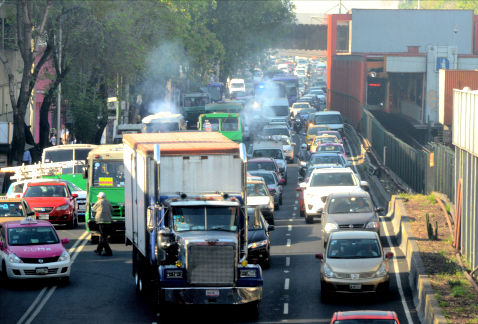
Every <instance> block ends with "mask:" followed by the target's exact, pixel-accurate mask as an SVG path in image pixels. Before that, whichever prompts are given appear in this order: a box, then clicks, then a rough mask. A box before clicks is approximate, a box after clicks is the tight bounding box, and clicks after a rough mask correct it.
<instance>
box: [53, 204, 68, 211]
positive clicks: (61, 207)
mask: <svg viewBox="0 0 478 324" xmlns="http://www.w3.org/2000/svg"><path fill="white" fill-rule="evenodd" d="M68 208H70V205H68V204H65V205H61V206H58V207H56V208H55V209H56V210H67V209H68Z"/></svg>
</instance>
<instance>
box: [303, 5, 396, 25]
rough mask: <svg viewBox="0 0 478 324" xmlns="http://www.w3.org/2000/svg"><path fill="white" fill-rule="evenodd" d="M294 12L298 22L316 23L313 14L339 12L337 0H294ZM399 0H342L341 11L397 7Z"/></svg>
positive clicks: (316, 18) (316, 19) (320, 14)
mask: <svg viewBox="0 0 478 324" xmlns="http://www.w3.org/2000/svg"><path fill="white" fill-rule="evenodd" d="M293 2H294V4H295V12H296V14H297V18H298V20H299V23H302V24H310V23H318V20H319V18H318V17H317V16H314V14H316V15H319V16H322V15H324V14H335V13H339V0H295V1H293ZM399 2H400V1H397V0H342V13H346V12H347V11H349V10H350V9H397V8H398V4H399Z"/></svg>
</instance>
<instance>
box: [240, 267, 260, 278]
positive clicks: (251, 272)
mask: <svg viewBox="0 0 478 324" xmlns="http://www.w3.org/2000/svg"><path fill="white" fill-rule="evenodd" d="M239 276H240V277H241V278H255V277H257V272H256V269H241V270H240V271H239Z"/></svg>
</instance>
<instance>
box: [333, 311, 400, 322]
mask: <svg viewBox="0 0 478 324" xmlns="http://www.w3.org/2000/svg"><path fill="white" fill-rule="evenodd" d="M334 317H335V319H337V320H345V319H352V318H357V319H358V318H363V319H366V318H381V319H396V318H397V313H395V312H394V311H382V310H358V311H347V312H335V314H334Z"/></svg>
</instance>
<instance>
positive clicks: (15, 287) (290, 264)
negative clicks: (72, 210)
mask: <svg viewBox="0 0 478 324" xmlns="http://www.w3.org/2000/svg"><path fill="white" fill-rule="evenodd" d="M352 135H353V134H350V135H349V136H350V137H348V138H349V144H350V146H349V148H348V150H349V151H350V155H352V156H355V155H357V154H358V153H359V152H360V149H359V142H358V140H357V139H356V138H354V137H352ZM295 141H296V143H297V146H296V148H298V147H299V146H300V143H302V142H303V137H302V136H299V135H296V136H295ZM288 179H289V181H288V184H287V186H286V187H285V191H284V196H283V205H282V206H281V208H280V210H278V211H276V214H275V218H276V222H275V228H276V229H275V231H273V232H272V238H271V240H272V247H271V267H270V268H269V269H267V270H264V272H263V276H264V290H263V300H262V302H261V305H260V310H259V316H258V318H256V319H251V317H250V316H249V314H247V313H246V312H244V310H245V308H242V307H236V306H220V305H208V306H181V307H175V308H174V310H173V314H175V315H173V317H172V318H171V321H170V322H174V323H187V322H192V321H197V320H198V319H200V320H201V321H207V322H208V323H328V322H329V321H330V318H331V316H332V314H333V312H335V311H339V310H358V309H379V310H394V311H395V312H397V314H398V316H399V319H400V322H401V323H419V320H418V318H417V316H416V313H415V311H414V307H413V302H412V296H411V293H410V290H409V288H408V281H407V280H408V279H407V275H408V273H407V272H406V270H405V267H404V262H405V260H404V259H403V255H401V253H400V251H399V250H397V249H394V250H393V252H394V253H395V257H394V269H395V270H394V273H397V275H395V274H393V275H391V288H390V292H389V294H388V295H387V296H379V297H376V296H373V295H372V296H371V295H346V296H341V297H339V298H336V299H334V300H332V301H331V302H329V303H327V304H324V303H322V302H321V301H320V280H319V267H320V261H319V260H318V259H316V258H315V254H316V253H319V252H322V251H323V247H322V241H321V238H320V226H321V224H320V222H319V221H318V220H315V222H314V224H305V221H304V218H302V217H300V216H299V211H298V201H297V196H298V195H297V192H296V190H295V189H296V186H297V165H296V164H289V170H288ZM372 189H373V188H372ZM371 192H372V194H373V193H374V190H371ZM377 203H378V204H381V203H385V202H377ZM388 221H389V220H388V219H387V218H386V217H384V218H382V222H381V225H382V231H381V233H382V234H384V235H383V239H382V241H383V244H384V246H385V247H386V250H387V251H389V250H390V248H391V247H393V246H394V245H395V242H394V241H393V238H387V237H386V235H385V233H387V231H386V229H385V227H386V226H387V225H388ZM58 231H59V234H60V236H61V237H67V238H69V239H70V243H69V244H68V245H67V248H68V249H69V250H70V252H71V253H72V257H73V258H75V260H74V264H73V266H72V271H71V280H70V283H69V284H68V285H65V286H57V282H55V281H49V282H45V281H33V282H32V281H28V282H25V281H21V282H10V283H8V284H5V283H2V284H1V286H0V323H21V324H23V323H58V322H61V323H102V324H107V323H115V324H116V323H165V322H169V320H166V319H164V318H163V317H161V316H158V315H159V314H157V313H156V311H155V309H154V307H153V306H152V305H151V304H150V303H149V301H148V300H144V299H142V298H139V297H138V296H137V295H136V293H135V289H134V284H133V278H132V275H131V268H132V263H131V247H130V246H125V245H124V244H123V243H122V242H115V243H112V244H111V246H112V249H113V253H114V255H113V257H101V256H97V255H96V254H94V252H93V251H94V249H95V245H92V244H90V243H89V242H88V236H87V235H86V232H85V229H84V224H80V227H79V228H78V229H75V230H66V229H62V228H60V227H58ZM397 279H398V280H399V281H401V284H402V285H397V282H398V281H397ZM399 287H402V288H399Z"/></svg>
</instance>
